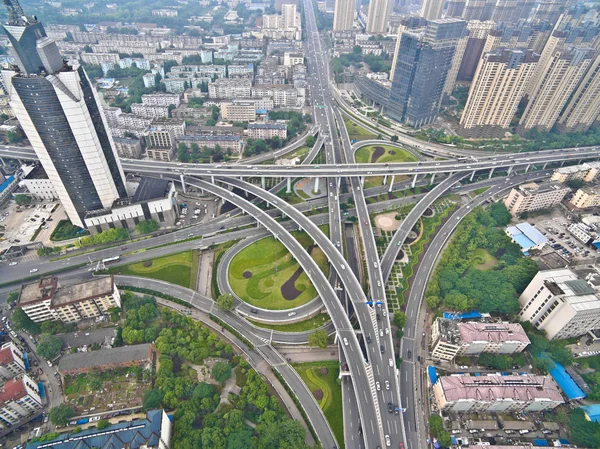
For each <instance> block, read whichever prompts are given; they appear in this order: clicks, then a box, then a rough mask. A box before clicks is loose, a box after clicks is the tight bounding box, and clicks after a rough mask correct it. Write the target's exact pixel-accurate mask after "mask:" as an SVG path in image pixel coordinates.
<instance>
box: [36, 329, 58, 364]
mask: <svg viewBox="0 0 600 449" xmlns="http://www.w3.org/2000/svg"><path fill="white" fill-rule="evenodd" d="M61 348H62V341H61V339H60V338H58V337H57V336H56V335H50V334H42V335H40V338H39V340H38V344H37V347H36V352H37V353H38V355H40V356H41V357H43V358H45V359H46V360H51V359H53V358H54V357H56V356H57V355H58V354H60V350H61Z"/></svg>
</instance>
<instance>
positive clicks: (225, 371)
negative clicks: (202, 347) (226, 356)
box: [212, 362, 231, 383]
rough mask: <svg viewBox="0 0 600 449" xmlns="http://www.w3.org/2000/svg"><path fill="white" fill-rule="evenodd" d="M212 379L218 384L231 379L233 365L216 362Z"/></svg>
mask: <svg viewBox="0 0 600 449" xmlns="http://www.w3.org/2000/svg"><path fill="white" fill-rule="evenodd" d="M212 377H213V379H215V380H216V381H217V382H221V383H222V382H225V381H226V380H227V379H229V378H230V377H231V365H230V364H229V363H225V362H216V363H215V364H214V365H213V367H212Z"/></svg>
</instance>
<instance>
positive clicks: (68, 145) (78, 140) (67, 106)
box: [2, 0, 127, 227]
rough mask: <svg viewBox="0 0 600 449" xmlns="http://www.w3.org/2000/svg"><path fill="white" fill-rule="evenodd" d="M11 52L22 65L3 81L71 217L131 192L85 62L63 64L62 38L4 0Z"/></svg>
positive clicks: (77, 221) (79, 222) (75, 219)
mask: <svg viewBox="0 0 600 449" xmlns="http://www.w3.org/2000/svg"><path fill="white" fill-rule="evenodd" d="M3 1H4V5H5V6H6V8H7V9H8V14H9V20H8V24H6V25H4V26H3V28H4V30H5V33H6V35H7V36H8V39H9V41H10V46H9V52H10V53H11V55H12V56H14V58H15V61H16V64H17V67H14V68H13V69H12V70H3V71H2V79H3V82H4V85H5V86H6V89H7V91H8V92H7V93H8V96H9V98H10V106H11V108H12V110H13V112H14V113H15V115H16V117H17V119H18V120H19V123H20V124H21V127H22V128H23V131H24V132H25V134H26V135H27V138H28V139H29V142H30V143H31V145H32V146H33V149H34V150H35V152H36V154H37V156H38V158H39V160H40V162H41V163H42V166H43V167H44V170H45V171H46V173H47V174H48V178H49V179H50V181H51V182H52V184H53V185H54V188H55V190H56V192H57V193H58V197H59V199H60V200H61V202H62V204H63V207H64V208H65V211H66V213H67V215H68V217H69V219H70V220H71V222H72V223H73V224H74V225H76V226H80V227H84V222H83V218H84V217H85V214H86V213H87V212H88V211H91V210H97V209H103V208H108V207H110V206H112V204H113V202H114V201H115V200H116V199H118V198H120V197H126V196H127V191H126V188H125V182H124V179H125V176H124V174H123V169H122V168H121V165H120V163H119V159H118V157H117V153H116V151H115V150H114V143H113V141H112V137H111V135H110V133H109V132H108V129H107V125H106V118H105V117H104V114H103V112H102V109H101V107H100V105H99V101H98V98H97V94H96V91H95V90H94V88H93V87H92V85H91V83H90V80H89V79H88V77H87V75H86V74H85V72H84V71H83V68H82V67H80V68H79V69H77V70H74V69H73V68H72V67H70V66H68V65H66V64H64V63H63V60H62V58H61V56H60V53H59V51H58V47H57V45H56V43H55V42H54V41H53V40H52V39H50V38H49V37H48V36H47V35H46V32H45V30H44V27H43V25H42V24H41V23H40V22H39V21H38V20H37V18H36V17H35V16H25V14H24V13H23V10H22V9H21V6H20V5H19V3H18V0H3Z"/></svg>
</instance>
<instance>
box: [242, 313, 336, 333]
mask: <svg viewBox="0 0 600 449" xmlns="http://www.w3.org/2000/svg"><path fill="white" fill-rule="evenodd" d="M248 321H250V322H251V323H252V324H254V325H255V326H257V327H262V328H264V329H273V330H276V331H279V332H304V331H311V330H313V329H317V328H319V327H321V326H323V325H324V324H326V323H327V322H329V315H327V314H326V313H320V314H319V315H315V316H314V317H312V318H309V319H308V320H304V321H298V322H297V323H290V324H268V323H261V322H259V321H254V320H250V319H248Z"/></svg>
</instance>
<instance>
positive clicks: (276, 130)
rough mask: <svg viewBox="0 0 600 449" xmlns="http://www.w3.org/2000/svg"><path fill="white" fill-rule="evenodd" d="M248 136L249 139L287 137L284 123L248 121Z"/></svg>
mask: <svg viewBox="0 0 600 449" xmlns="http://www.w3.org/2000/svg"><path fill="white" fill-rule="evenodd" d="M248 137H249V138H250V139H271V138H273V137H279V138H280V139H287V125H285V124H284V123H250V124H249V125H248Z"/></svg>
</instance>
